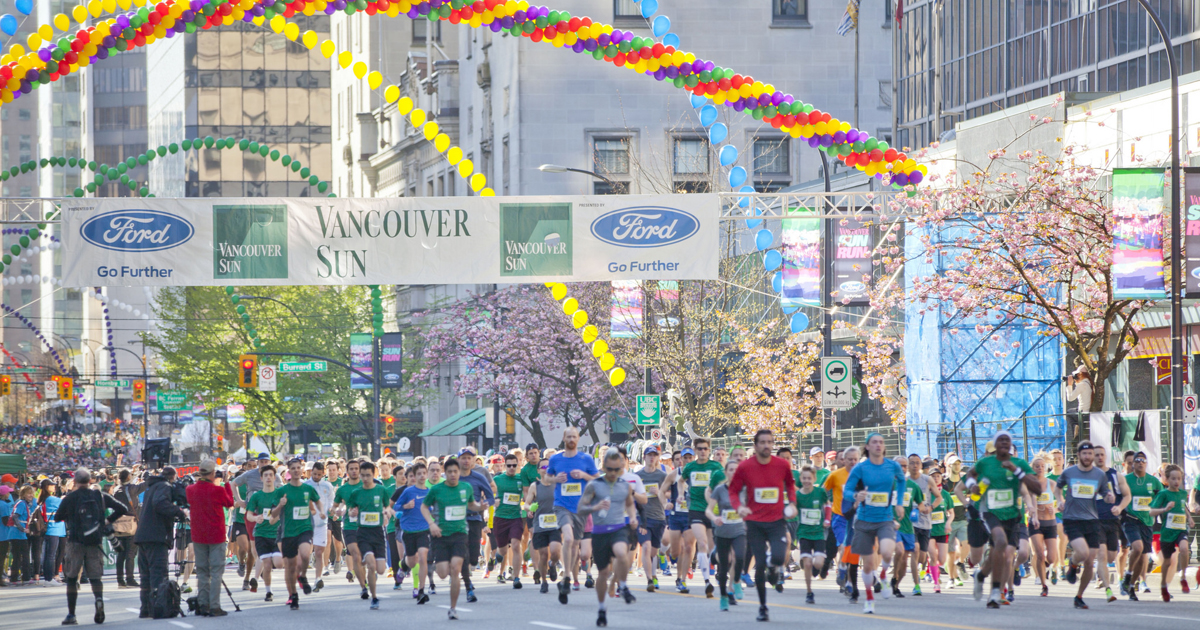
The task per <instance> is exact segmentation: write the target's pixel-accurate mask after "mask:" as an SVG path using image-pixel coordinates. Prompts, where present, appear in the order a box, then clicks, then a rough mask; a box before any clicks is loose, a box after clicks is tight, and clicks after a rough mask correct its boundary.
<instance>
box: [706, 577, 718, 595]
mask: <svg viewBox="0 0 1200 630" xmlns="http://www.w3.org/2000/svg"><path fill="white" fill-rule="evenodd" d="M716 590H717V589H716V588H715V587H714V586H713V585H712V582H709V581H708V580H704V596H705V597H707V598H708V599H712V598H713V592H715V591H716Z"/></svg>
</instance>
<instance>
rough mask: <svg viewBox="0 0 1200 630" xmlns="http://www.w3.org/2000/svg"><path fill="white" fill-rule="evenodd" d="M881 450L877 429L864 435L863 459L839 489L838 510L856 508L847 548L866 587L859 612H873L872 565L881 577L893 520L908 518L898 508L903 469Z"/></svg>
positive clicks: (891, 549) (893, 543) (893, 541)
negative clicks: (858, 559) (857, 560)
mask: <svg viewBox="0 0 1200 630" xmlns="http://www.w3.org/2000/svg"><path fill="white" fill-rule="evenodd" d="M883 452H884V443H883V436H882V435H880V434H879V433H872V434H870V435H869V436H867V459H866V460H865V461H859V463H858V465H856V466H855V467H854V469H853V470H851V471H850V475H849V476H847V478H846V484H845V486H843V488H844V489H843V491H842V497H843V498H842V511H843V512H845V511H846V509H848V508H850V507H852V506H853V507H855V509H856V512H855V517H854V538H853V539H852V541H851V543H850V550H851V551H852V552H854V553H855V554H857V555H858V556H860V557H861V558H862V571H863V586H864V587H865V589H866V591H867V601H866V602H864V603H863V612H864V613H867V614H874V612H875V595H874V592H873V585H874V582H875V577H876V576H875V569H876V568H879V569H881V572H880V575H879V578H880V579H881V580H882V579H884V578H885V577H886V574H887V568H888V560H889V559H890V558H891V557H892V554H893V552H894V551H895V547H896V525H895V522H896V520H898V519H907V518H908V514H907V513H902V512H901V510H900V506H899V498H900V497H899V496H898V494H899V493H900V489H901V488H904V487H905V486H906V480H905V478H904V469H902V468H901V467H900V465H899V464H897V463H896V462H894V461H892V460H890V459H885V458H884V456H883ZM877 542H878V545H879V554H880V558H881V560H880V566H879V567H876V566H875V562H876V556H875V545H876V543H877ZM887 596H888V595H885V597H887Z"/></svg>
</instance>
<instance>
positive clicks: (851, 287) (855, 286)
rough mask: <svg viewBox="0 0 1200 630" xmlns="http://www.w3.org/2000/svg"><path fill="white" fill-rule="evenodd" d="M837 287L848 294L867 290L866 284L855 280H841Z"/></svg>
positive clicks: (856, 293)
mask: <svg viewBox="0 0 1200 630" xmlns="http://www.w3.org/2000/svg"><path fill="white" fill-rule="evenodd" d="M838 288H839V289H840V290H841V291H842V293H849V294H850V295H859V294H862V293H866V291H867V285H865V284H863V283H861V282H858V281H855V280H851V281H850V282H843V283H842V284H841V286H840V287H838Z"/></svg>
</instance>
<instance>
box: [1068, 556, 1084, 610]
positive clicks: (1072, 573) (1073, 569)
mask: <svg viewBox="0 0 1200 630" xmlns="http://www.w3.org/2000/svg"><path fill="white" fill-rule="evenodd" d="M1077 581H1079V566H1078V565H1076V564H1075V563H1074V562H1072V563H1071V566H1070V567H1068V568H1067V583H1068V584H1074V583H1075V582H1077ZM1075 599H1076V600H1078V601H1076V602H1075V603H1076V604H1079V603H1081V602H1082V601H1083V600H1081V599H1079V598H1078V597H1076V598H1075ZM1075 607H1076V608H1078V607H1079V606H1078V605H1076V606H1075Z"/></svg>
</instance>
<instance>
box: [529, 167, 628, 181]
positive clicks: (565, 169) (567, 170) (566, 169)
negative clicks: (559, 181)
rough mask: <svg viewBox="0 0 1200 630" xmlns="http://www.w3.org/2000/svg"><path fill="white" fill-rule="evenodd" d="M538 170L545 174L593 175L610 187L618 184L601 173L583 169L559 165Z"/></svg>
mask: <svg viewBox="0 0 1200 630" xmlns="http://www.w3.org/2000/svg"><path fill="white" fill-rule="evenodd" d="M538 170H539V171H541V172H543V173H583V174H584V175H591V176H592V177H595V178H596V179H599V180H601V181H603V182H605V183H607V184H608V185H609V186H616V185H617V183H616V182H614V181H613V180H611V179H609V178H607V177H605V176H603V175H601V174H599V173H594V172H592V171H585V170H583V169H581V168H571V167H569V166H559V165H558V164H543V165H541V166H539V167H538Z"/></svg>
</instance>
